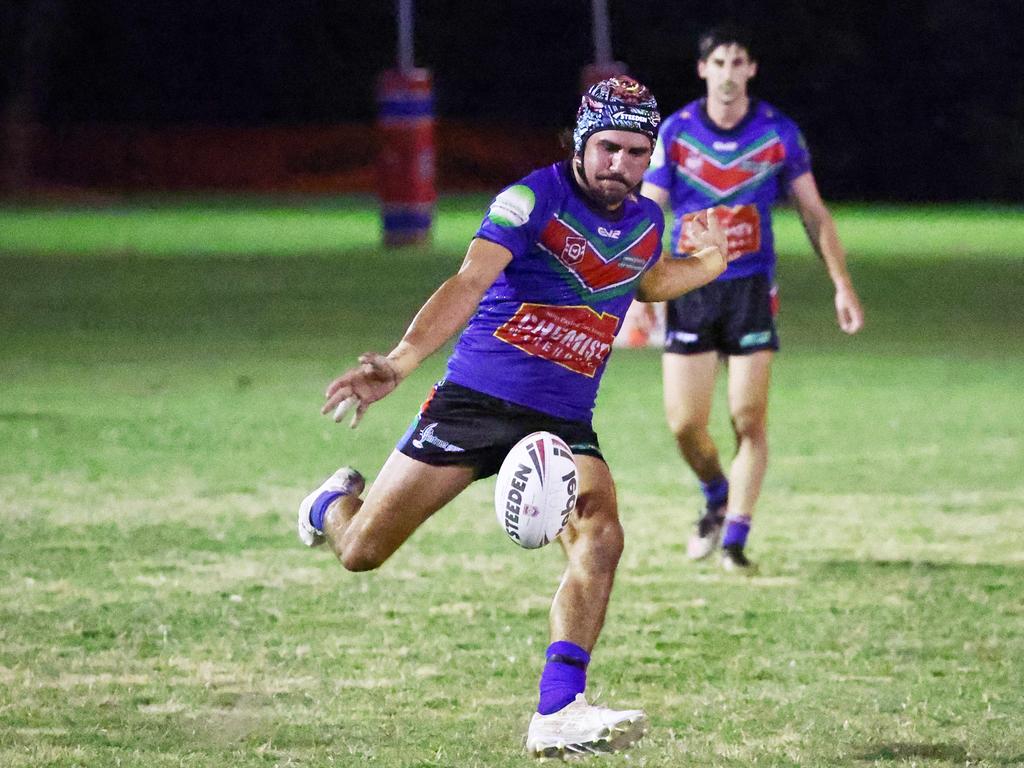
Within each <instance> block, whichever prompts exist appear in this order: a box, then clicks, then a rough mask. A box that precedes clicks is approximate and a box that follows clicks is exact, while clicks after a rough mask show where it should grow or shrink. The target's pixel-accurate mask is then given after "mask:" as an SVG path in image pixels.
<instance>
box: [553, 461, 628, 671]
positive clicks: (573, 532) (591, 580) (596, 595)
mask: <svg viewBox="0 0 1024 768" xmlns="http://www.w3.org/2000/svg"><path fill="white" fill-rule="evenodd" d="M576 464H577V468H578V469H579V475H580V495H579V500H578V501H577V503H576V510H575V511H574V512H573V514H572V516H571V517H570V518H569V525H568V526H567V527H566V529H565V531H563V532H562V535H561V536H559V537H558V540H559V541H560V542H561V544H562V549H563V550H564V551H565V555H566V557H567V558H568V563H567V565H566V568H565V573H564V575H563V576H562V582H561V584H560V585H559V587H558V591H557V592H556V593H555V597H554V600H553V601H552V603H551V614H550V629H551V640H552V641H556V640H568V641H569V642H571V643H574V644H576V645H578V646H580V647H581V648H583V649H584V650H586V651H587V652H588V653H589V652H590V651H592V650H593V648H594V645H595V644H596V643H597V638H598V635H600V634H601V628H602V627H603V626H604V617H605V612H606V611H607V609H608V599H609V598H610V596H611V592H612V584H613V582H614V581H615V569H616V567H617V566H618V564H619V557H620V556H621V555H622V547H623V533H622V525H621V524H620V523H619V514H618V505H617V502H616V499H615V484H614V483H613V482H612V476H611V472H610V471H609V470H608V465H607V464H605V463H604V462H603V461H601V460H600V459H596V458H594V457H592V456H577V457H576Z"/></svg>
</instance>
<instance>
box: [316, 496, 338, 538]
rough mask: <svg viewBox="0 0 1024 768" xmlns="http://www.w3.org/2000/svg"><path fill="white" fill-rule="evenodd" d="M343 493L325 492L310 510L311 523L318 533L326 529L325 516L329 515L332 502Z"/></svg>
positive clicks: (317, 498)
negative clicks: (328, 509)
mask: <svg viewBox="0 0 1024 768" xmlns="http://www.w3.org/2000/svg"><path fill="white" fill-rule="evenodd" d="M341 495H342V493H341V491H324V492H323V493H321V494H320V495H319V496H317V497H316V501H314V502H313V506H312V507H310V508H309V523H310V525H312V526H313V527H314V528H316V529H317V530H318V531H323V529H324V515H325V514H327V508H328V507H329V506H331V502H332V501H334V500H335V499H336V498H338V497H339V496H341Z"/></svg>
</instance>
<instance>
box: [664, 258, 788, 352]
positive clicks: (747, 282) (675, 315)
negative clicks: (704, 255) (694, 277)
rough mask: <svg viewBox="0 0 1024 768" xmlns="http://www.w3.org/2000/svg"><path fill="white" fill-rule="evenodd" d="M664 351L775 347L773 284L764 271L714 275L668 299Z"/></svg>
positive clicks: (774, 291) (776, 344)
mask: <svg viewBox="0 0 1024 768" xmlns="http://www.w3.org/2000/svg"><path fill="white" fill-rule="evenodd" d="M666 309H667V311H666V314H665V351H666V352H674V353H676V354H680V355H693V354H697V353H700V352H719V353H721V354H724V355H749V354H751V353H753V352H759V351H761V350H763V349H771V350H778V348H779V334H778V331H777V330H776V328H775V315H776V313H777V312H778V297H777V295H776V289H775V286H774V284H773V283H772V282H771V280H769V279H768V276H767V275H751V276H750V277H741V278H738V279H736V280H715V281H714V282H711V283H708V284H707V285H705V286H702V287H700V288H696V289H694V290H692V291H690V292H689V293H684V294H683V295H682V296H680V297H679V298H678V299H673V300H672V301H670V302H668V305H667V308H666Z"/></svg>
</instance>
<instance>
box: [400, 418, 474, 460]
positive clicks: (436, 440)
mask: <svg viewBox="0 0 1024 768" xmlns="http://www.w3.org/2000/svg"><path fill="white" fill-rule="evenodd" d="M435 429H437V422H433V423H431V424H428V425H427V426H425V427H424V428H423V429H421V430H420V436H419V437H418V438H416V439H414V440H413V441H412V444H413V445H414V446H415V447H417V448H420V449H422V448H423V446H424V445H425V444H430V445H436V446H437V447H438V448H440V449H441V450H443V451H446V452H447V453H461V452H462V451H465V450H466V449H465V448H460V447H459V446H457V445H455V444H454V443H449V442H448V441H447V440H442V439H441V438H440V437H438V436H437V435H435V434H434V430H435Z"/></svg>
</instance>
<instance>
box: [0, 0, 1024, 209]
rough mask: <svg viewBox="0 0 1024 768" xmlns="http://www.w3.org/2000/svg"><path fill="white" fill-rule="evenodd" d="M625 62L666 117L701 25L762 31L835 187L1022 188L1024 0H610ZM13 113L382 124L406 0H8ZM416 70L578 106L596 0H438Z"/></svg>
mask: <svg viewBox="0 0 1024 768" xmlns="http://www.w3.org/2000/svg"><path fill="white" fill-rule="evenodd" d="M608 6H609V12H610V15H611V21H612V44H613V49H614V54H615V57H616V58H617V59H620V60H622V61H625V62H626V63H627V64H628V65H629V68H630V71H631V72H632V73H633V74H634V75H635V76H637V77H638V78H639V79H641V80H643V81H645V82H646V83H647V84H648V85H650V86H651V88H652V89H653V90H654V92H655V94H656V95H657V97H658V99H659V101H660V103H661V105H662V108H663V111H665V112H666V113H667V112H668V111H671V110H673V109H675V108H677V107H679V106H680V105H681V104H683V103H684V102H685V101H687V100H689V99H691V98H694V97H695V96H698V95H700V94H701V92H702V90H703V84H702V83H701V81H700V80H698V79H697V77H696V74H695V64H694V59H695V40H696V37H697V35H698V33H699V31H700V30H702V29H703V28H705V27H706V26H708V25H709V24H712V23H714V22H717V21H720V20H726V19H731V20H738V21H741V22H742V23H744V24H746V25H747V26H749V27H751V28H752V29H753V30H754V31H755V34H756V43H755V45H756V47H757V53H758V58H759V60H760V71H759V74H758V77H757V78H756V80H754V81H753V83H752V90H753V92H754V93H756V94H758V95H760V96H762V97H763V98H765V99H767V100H769V101H771V102H773V103H774V104H775V105H776V106H778V107H779V108H781V109H782V110H783V111H784V112H786V113H788V114H789V115H790V116H791V117H793V118H794V119H795V120H796V121H797V122H798V123H799V124H800V126H801V127H802V128H803V130H804V133H805V134H806V136H807V139H808V141H809V143H810V145H811V149H812V152H813V154H814V161H815V171H816V175H817V177H818V180H819V183H820V184H821V186H822V188H823V190H824V192H825V194H826V196H827V197H830V198H833V199H863V200H907V201H924V200H1004V201H1019V200H1020V199H1021V196H1022V189H1024V59H1022V57H1024V1H1022V0H990V1H989V2H984V1H983V2H975V3H968V2H963V0H932V1H931V2H923V1H919V2H905V3H900V2H892V3H880V2H865V3H861V2H841V1H837V2H827V3H813V2H797V1H796V0H794V1H793V2H786V1H783V2H767V3H766V2H727V1H726V2H717V3H711V4H709V3H706V2H700V3H698V2H688V1H687V2H683V1H679V2H673V1H672V0H609V2H608ZM0 8H2V12H0V65H2V71H3V78H2V80H0V99H2V105H3V109H4V115H6V116H7V118H8V119H10V116H11V115H12V114H15V115H19V116H25V115H29V116H30V117H31V119H32V120H34V121H36V122H38V123H39V124H41V125H44V126H48V127H59V126H66V125H75V124H83V123H106V124H129V125H137V126H148V127H161V126H180V125H216V126H281V125H287V126H294V125H311V124H315V125H334V124H338V123H352V122H365V123H370V122H372V120H373V116H374V102H373V88H374V80H375V77H376V75H377V73H378V72H380V71H381V70H382V69H386V68H389V67H392V66H394V63H395V56H396V53H395V49H396V42H395V41H396V35H397V33H396V21H395V7H394V3H393V2H391V1H390V0H378V1H377V2H365V3H360V2H352V1H351V0H330V1H328V0H289V1H288V2H284V1H283V0H247V2H244V3H243V2H217V0H177V1H176V2H168V1H167V0H154V1H151V2H147V0H90V1H89V2H84V1H83V0H0ZM415 39H416V63H417V64H418V65H420V66H425V67H428V68H430V69H431V70H432V71H433V73H434V81H435V98H436V112H437V115H438V116H439V117H441V118H455V119H460V120H470V121H472V120H479V121H482V122H486V123H490V124H494V123H497V124H499V125H507V126H508V128H509V130H510V131H514V130H515V128H516V127H517V126H526V127H531V128H550V129H551V130H552V131H556V130H558V129H560V128H563V127H565V126H567V125H569V124H570V123H571V121H572V117H573V113H574V110H575V105H576V103H577V98H578V97H577V93H578V84H579V75H580V70H581V67H582V66H583V65H584V64H586V63H588V62H589V61H591V60H592V58H593V48H592V41H591V17H590V2H589V0H546V1H544V0H506V2H504V3H485V2H480V1H474V2H470V0H420V2H419V3H418V4H417V8H416V35H415Z"/></svg>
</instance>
